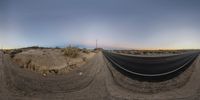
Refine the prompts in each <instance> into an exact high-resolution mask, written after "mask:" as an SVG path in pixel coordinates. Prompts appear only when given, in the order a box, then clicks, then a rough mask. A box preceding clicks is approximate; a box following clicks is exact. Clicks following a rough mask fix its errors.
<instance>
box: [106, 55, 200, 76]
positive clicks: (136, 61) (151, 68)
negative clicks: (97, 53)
mask: <svg viewBox="0 0 200 100" xmlns="http://www.w3.org/2000/svg"><path fill="white" fill-rule="evenodd" d="M198 54H199V53H198V52H190V53H185V54H180V55H174V56H162V57H139V56H127V55H121V54H116V53H110V52H105V51H104V56H105V57H106V58H107V59H108V60H109V61H110V62H111V63H112V64H113V66H115V67H118V69H121V70H123V71H125V72H128V73H131V74H135V75H139V76H145V77H151V76H163V75H167V74H171V73H176V72H177V71H179V70H181V69H182V68H185V67H187V66H188V64H191V63H192V62H193V61H194V60H195V58H196V57H197V56H198Z"/></svg>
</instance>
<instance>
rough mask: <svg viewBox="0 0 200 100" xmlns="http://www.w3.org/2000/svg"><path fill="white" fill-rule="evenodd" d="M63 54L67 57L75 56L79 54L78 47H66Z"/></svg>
mask: <svg viewBox="0 0 200 100" xmlns="http://www.w3.org/2000/svg"><path fill="white" fill-rule="evenodd" d="M64 55H65V56H67V57H71V58H75V57H77V56H78V55H79V48H76V47H71V46H69V47H66V48H65V49H64Z"/></svg>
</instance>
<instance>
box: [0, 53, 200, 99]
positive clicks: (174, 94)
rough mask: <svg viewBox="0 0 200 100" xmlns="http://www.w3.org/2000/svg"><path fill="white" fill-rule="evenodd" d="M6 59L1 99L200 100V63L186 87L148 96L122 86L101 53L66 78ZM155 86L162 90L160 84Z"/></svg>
mask: <svg viewBox="0 0 200 100" xmlns="http://www.w3.org/2000/svg"><path fill="white" fill-rule="evenodd" d="M1 54H2V52H0V55H1ZM2 59H3V62H0V100H176V99H177V98H178V99H179V100H196V98H199V97H198V95H200V92H198V90H200V86H199V84H200V81H198V80H200V77H198V73H200V69H199V66H198V65H199V60H197V61H196V62H195V63H194V64H193V66H194V68H196V72H195V74H194V75H193V76H192V78H191V81H190V82H188V84H187V85H186V86H185V87H183V88H181V87H178V88H179V89H176V90H171V91H165V92H159V93H158V94H151V95H148V94H143V93H137V92H134V91H130V90H129V89H126V88H123V87H122V86H121V85H119V83H118V82H117V81H116V80H115V78H114V77H115V76H113V73H112V71H111V70H112V69H110V68H112V66H109V65H110V63H109V62H108V60H107V59H106V58H105V57H104V56H103V54H102V53H101V52H100V53H98V54H97V55H96V56H95V57H94V58H93V59H91V60H90V61H89V62H88V63H87V64H86V65H84V66H82V67H80V68H79V69H76V70H74V71H72V72H70V73H68V74H66V75H61V76H47V77H43V76H42V75H40V74H38V73H34V72H31V71H28V70H24V69H20V68H19V66H17V65H15V64H13V63H12V62H11V60H10V59H9V57H8V56H7V55H4V56H3V57H0V60H2ZM80 72H81V73H82V74H80ZM116 74H117V73H116ZM121 78H122V79H126V77H121ZM193 81H195V82H193ZM172 82H173V83H174V82H176V80H172ZM137 83H138V84H140V82H137ZM152 84H153V85H155V86H156V87H159V86H158V84H157V83H151V84H150V85H152ZM167 84H171V83H167ZM188 85H189V86H188ZM145 86H148V83H145ZM129 88H130V87H129ZM188 91H189V92H188ZM180 98H181V99H180Z"/></svg>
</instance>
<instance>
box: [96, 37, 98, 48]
mask: <svg viewBox="0 0 200 100" xmlns="http://www.w3.org/2000/svg"><path fill="white" fill-rule="evenodd" d="M97 42H98V40H97V39H96V49H97V47H98V43H97Z"/></svg>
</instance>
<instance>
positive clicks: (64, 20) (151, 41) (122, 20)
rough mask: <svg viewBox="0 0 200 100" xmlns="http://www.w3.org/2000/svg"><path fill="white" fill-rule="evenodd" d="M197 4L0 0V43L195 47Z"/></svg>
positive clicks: (199, 20) (178, 0) (199, 23)
mask: <svg viewBox="0 0 200 100" xmlns="http://www.w3.org/2000/svg"><path fill="white" fill-rule="evenodd" d="M199 5H200V1H199V0H0V45H1V46H3V47H4V48H19V47H24V46H32V45H39V46H53V47H54V46H65V45H69V44H73V45H78V46H81V47H90V48H92V47H95V40H96V39H98V44H99V46H100V47H103V48H124V49H125V48H128V49H130V48H132V49H166V48H167V49H197V48H198V49H200V44H199V43H200V39H199V37H200V6H199Z"/></svg>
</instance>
